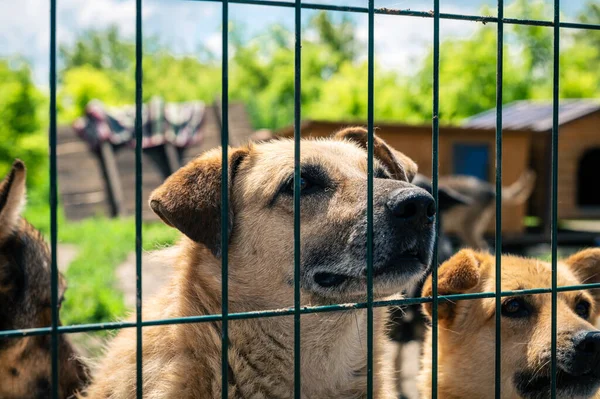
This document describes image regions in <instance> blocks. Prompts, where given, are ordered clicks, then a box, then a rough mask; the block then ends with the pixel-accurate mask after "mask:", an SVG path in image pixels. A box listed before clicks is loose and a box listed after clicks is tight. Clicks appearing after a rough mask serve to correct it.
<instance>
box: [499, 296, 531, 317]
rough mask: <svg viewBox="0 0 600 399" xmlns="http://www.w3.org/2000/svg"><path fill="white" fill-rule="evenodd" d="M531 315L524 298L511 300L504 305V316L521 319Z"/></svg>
mask: <svg viewBox="0 0 600 399" xmlns="http://www.w3.org/2000/svg"><path fill="white" fill-rule="evenodd" d="M530 314H531V312H530V311H529V306H527V304H526V303H525V300H524V299H523V298H510V299H507V300H506V301H504V303H503V304H502V316H505V317H512V318H521V317H528V316H529V315H530Z"/></svg>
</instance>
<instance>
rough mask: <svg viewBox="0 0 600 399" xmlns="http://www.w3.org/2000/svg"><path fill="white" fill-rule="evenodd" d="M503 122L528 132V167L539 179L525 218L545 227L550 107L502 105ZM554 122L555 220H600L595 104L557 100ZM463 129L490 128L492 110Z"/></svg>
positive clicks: (599, 104) (598, 106)
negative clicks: (533, 218)
mask: <svg viewBox="0 0 600 399" xmlns="http://www.w3.org/2000/svg"><path fill="white" fill-rule="evenodd" d="M502 120H503V126H504V127H505V128H507V129H523V130H526V131H528V132H530V135H531V140H530V143H531V149H530V153H531V167H532V169H534V170H535V171H536V173H537V176H538V178H537V182H536V187H535V190H534V192H533V195H532V197H531V199H530V214H531V215H535V216H539V217H540V218H542V220H544V221H546V222H548V223H549V220H550V217H549V215H550V199H551V198H552V195H551V189H552V188H551V172H552V122H553V119H552V102H549V101H516V102H514V103H510V104H507V105H505V106H504V107H502ZM558 122H559V140H558V217H559V218H560V219H600V185H598V184H597V183H596V179H597V173H598V171H600V101H598V100H590V99H579V100H561V101H560V105H559V113H558ZM464 126H465V127H467V128H478V129H493V128H494V127H495V126H496V110H495V109H492V110H489V111H487V112H484V113H482V114H479V115H475V116H473V117H471V118H469V119H468V120H467V121H466V123H465V124H464ZM505 154H507V153H506V150H505ZM507 155H508V154H507ZM509 156H510V155H509Z"/></svg>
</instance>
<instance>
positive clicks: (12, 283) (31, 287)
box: [0, 160, 87, 399]
mask: <svg viewBox="0 0 600 399" xmlns="http://www.w3.org/2000/svg"><path fill="white" fill-rule="evenodd" d="M25 175H26V172H25V165H24V164H23V163H22V162H21V161H18V160H17V161H15V163H14V164H13V167H12V170H11V171H10V173H9V175H8V176H7V177H6V178H5V179H4V181H2V182H1V183H0V330H15V329H26V328H35V327H47V326H49V325H50V324H51V315H52V311H51V307H50V252H49V250H48V246H47V245H46V243H45V242H44V239H43V237H42V235H41V234H40V233H39V232H38V231H37V230H36V229H35V228H33V227H32V226H31V225H30V224H29V223H27V222H26V221H25V220H24V219H23V218H22V217H21V210H22V208H23V206H24V204H25ZM59 290H60V291H59V294H60V295H61V298H62V295H63V294H64V291H65V283H64V280H63V279H62V278H61V279H60V286H59ZM59 355H60V358H59V370H60V371H59V373H60V375H59V379H60V386H59V394H60V395H59V397H60V398H69V397H72V396H73V395H74V394H75V392H76V391H77V390H78V389H81V388H82V387H83V386H84V385H85V384H86V382H87V369H86V367H85V366H84V364H83V363H82V362H81V361H80V360H79V359H78V358H77V354H76V353H75V351H74V349H73V347H72V346H71V344H70V343H69V341H68V340H67V338H66V337H65V336H62V335H61V336H60V338H59ZM50 356H51V348H50V336H48V335H41V336H31V337H25V338H0V398H2V399H38V398H39V399H42V398H49V397H50V392H51V382H50V375H51V359H50Z"/></svg>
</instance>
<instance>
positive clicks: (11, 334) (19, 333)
mask: <svg viewBox="0 0 600 399" xmlns="http://www.w3.org/2000/svg"><path fill="white" fill-rule="evenodd" d="M592 289H600V283H593V284H581V285H571V286H563V287H556V292H572V291H581V290H592ZM551 292H552V288H550V287H546V288H533V289H526V290H512V291H502V294H501V296H502V297H503V298H504V297H507V296H522V295H537V294H549V293H551ZM495 297H496V293H495V292H477V293H473V294H452V295H439V296H438V297H437V298H438V302H439V301H448V302H456V301H468V300H474V299H485V298H495ZM423 303H433V297H422V298H405V299H393V300H382V301H373V307H374V308H379V307H389V306H409V305H419V304H423ZM366 308H367V303H366V302H352V303H341V304H335V305H322V306H303V307H301V308H300V313H301V314H309V313H326V312H339V311H346V310H352V309H366ZM293 314H294V308H293V307H291V308H285V309H272V310H256V311H251V312H242V313H229V314H228V315H227V318H228V319H230V320H244V319H258V318H265V317H278V316H290V315H293ZM221 320H222V316H221V315H220V314H208V315H199V316H187V317H174V318H171V319H156V320H145V321H142V327H154V326H167V325H173V324H190V323H208V322H214V321H221ZM136 326H137V323H135V322H126V321H124V322H111V323H90V324H75V325H70V326H59V327H58V332H59V334H74V333H81V332H92V331H105V330H121V329H124V328H134V327H136ZM51 333H52V328H51V327H39V328H28V329H20V330H4V331H0V337H1V338H22V337H30V336H35V335H49V334H51Z"/></svg>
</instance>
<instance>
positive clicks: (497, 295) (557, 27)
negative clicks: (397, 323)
mask: <svg viewBox="0 0 600 399" xmlns="http://www.w3.org/2000/svg"><path fill="white" fill-rule="evenodd" d="M57 1H58V0H50V109H49V112H50V127H49V143H50V209H51V213H50V214H51V251H52V268H51V271H52V274H51V283H52V287H51V289H52V291H51V294H52V325H51V326H50V327H43V328H32V329H26V330H10V331H0V338H10V337H13V338H17V337H25V336H33V335H51V338H52V339H51V345H52V397H53V398H58V380H59V363H58V337H59V334H69V333H76V332H91V331H100V330H114V329H124V328H135V329H136V332H137V334H136V336H137V347H136V348H137V355H136V364H137V380H136V381H137V397H138V398H142V397H143V390H142V385H143V384H142V381H143V379H142V375H143V374H142V373H143V368H142V365H143V359H142V348H143V342H142V337H143V335H142V331H143V328H144V327H150V326H161V325H172V324H187V323H206V322H217V321H218V322H220V323H221V325H222V329H221V332H222V359H221V362H222V376H221V378H222V397H223V398H227V397H228V395H229V393H228V386H229V383H228V372H227V371H228V357H227V354H228V333H229V330H228V323H229V321H231V320H240V319H251V318H262V317H279V316H293V318H294V348H293V349H294V358H295V361H294V396H295V397H296V398H300V397H301V396H302V385H301V377H302V376H301V372H300V371H301V353H300V352H301V351H300V348H301V346H300V331H301V330H300V326H301V315H303V314H309V313H322V312H335V311H340V310H349V309H366V310H367V337H368V340H367V355H368V356H367V359H368V360H367V389H368V395H367V397H368V398H371V397H373V347H374V342H373V309H374V308H378V307H385V306H398V305H415V304H422V303H427V302H431V303H432V326H431V328H432V337H433V338H432V392H431V397H432V398H437V396H438V392H437V385H438V339H437V338H438V317H437V314H438V303H439V302H440V301H458V300H475V299H483V298H494V299H495V300H496V305H495V320H496V327H495V329H496V341H495V345H496V349H495V362H494V365H495V396H496V398H499V397H501V396H502V392H501V356H502V346H501V339H500V337H501V334H500V332H501V317H500V316H501V298H502V297H505V296H514V295H525V294H527V295H532V294H548V293H550V294H551V296H552V324H551V326H552V328H551V334H552V340H551V359H552V361H551V378H552V387H551V393H552V397H553V398H555V397H556V371H557V364H556V334H557V293H559V292H566V291H576V290H580V289H592V288H600V284H585V285H574V286H561V287H557V234H558V230H557V225H558V214H557V213H558V212H557V209H558V208H557V196H558V177H557V176H558V166H559V165H558V138H559V121H558V105H559V90H558V89H559V44H560V32H561V29H579V30H600V25H591V24H583V23H574V22H561V21H560V2H559V0H554V18H553V20H552V21H544V20H529V19H516V18H504V2H503V0H498V2H497V17H491V16H480V15H462V14H450V13H441V12H440V4H439V3H440V1H439V0H434V2H433V10H431V11H413V10H400V9H390V8H375V5H374V0H367V1H368V4H367V6H366V7H347V6H340V5H331V4H321V3H318V4H317V3H308V2H301V1H300V0H295V1H294V2H284V1H268V0H195V1H201V2H202V1H204V2H217V3H221V4H222V15H221V16H222V27H223V28H222V54H223V56H222V107H221V109H222V118H221V120H222V132H221V145H222V159H223V162H222V172H221V173H222V174H221V179H222V183H223V184H222V185H221V190H222V191H221V198H222V206H221V210H222V214H221V220H223V221H226V220H228V218H229V214H228V208H229V206H228V203H229V200H230V198H229V190H228V186H227V184H228V178H227V176H228V162H227V159H228V144H229V140H228V139H229V124H228V110H229V107H228V103H229V96H228V72H229V65H228V47H229V36H228V25H229V4H248V5H260V6H268V7H286V8H293V10H294V15H295V19H294V25H295V28H294V33H295V45H294V50H295V66H294V70H295V73H294V81H295V84H294V91H295V97H294V132H295V133H294V143H295V152H294V188H295V190H294V306H293V307H292V308H288V309H273V310H268V311H255V312H244V313H230V312H229V309H228V294H229V293H228V251H227V245H226V243H227V241H228V231H227V226H228V223H226V222H223V223H222V224H221V226H222V230H221V242H222V243H223V244H224V245H223V248H222V310H221V314H209V315H198V316H191V317H179V318H171V319H160V320H142V266H143V265H142V256H141V255H142V205H143V204H142V202H143V201H142V185H141V181H142V146H141V138H142V125H141V120H142V90H143V87H142V73H143V71H142V6H143V5H142V0H136V53H135V55H136V68H135V82H136V95H135V98H136V125H135V131H136V143H137V145H136V152H135V156H136V162H135V170H136V214H135V216H136V222H135V231H136V243H135V248H136V281H137V282H136V284H137V285H136V287H137V289H136V298H137V301H136V317H135V321H131V322H112V323H101V324H82V325H67V326H62V325H59V307H58V269H57V232H58V219H57V207H58V197H57V195H58V194H57V153H56V146H57V139H56V135H57V119H56V114H57V104H56V93H57V86H56V63H57V59H56V58H57V53H56V48H57V46H56V31H57V20H56V8H57ZM306 9H308V10H325V11H342V12H350V13H362V14H368V81H367V83H368V92H367V93H366V94H365V95H366V96H367V98H368V110H367V115H368V116H367V125H368V185H367V187H368V189H367V196H366V201H367V214H366V218H367V248H366V254H367V285H368V289H367V296H366V298H367V300H366V302H359V303H351V304H335V305H326V306H302V305H301V301H300V293H301V288H300V279H299V275H300V260H301V258H300V251H301V242H300V238H301V237H300V225H301V220H300V180H301V179H300V178H301V174H300V173H301V169H300V168H301V165H300V155H301V141H300V139H301V137H300V131H301V129H300V128H301V97H300V94H301V84H302V82H301V58H302V37H301V15H302V11H303V10H306ZM376 15H395V16H399V17H412V18H426V19H432V20H433V76H432V81H433V94H432V111H433V119H432V148H433V152H432V174H433V177H432V187H433V197H434V198H435V200H436V202H437V199H438V174H439V168H438V164H439V154H438V150H439V104H440V90H439V86H440V79H439V63H440V20H462V21H471V22H473V23H492V24H496V25H497V66H496V69H497V81H496V84H497V85H496V104H497V107H496V112H497V113H496V142H495V148H496V158H495V167H496V180H495V183H496V195H497V198H496V199H497V201H496V238H495V251H496V286H495V292H484V293H472V294H456V295H445V296H439V295H438V291H437V279H438V275H437V268H436V267H433V269H432V282H433V285H432V288H433V294H432V296H431V297H424V298H406V299H398V300H389V301H376V300H374V296H373V179H374V176H373V162H374V154H373V143H374V135H373V131H374V103H375V101H376V100H377V99H376V95H375V93H374V89H373V87H374V73H375V72H374V70H375V68H374V45H375V42H374V40H375V39H374V27H375V16H376ZM505 24H517V25H535V26H546V27H551V28H552V29H553V54H554V55H553V128H552V168H551V176H552V178H551V182H552V191H551V196H552V198H551V252H552V261H551V265H552V285H551V287H548V288H538V289H529V290H518V291H502V289H501V271H502V265H501V257H500V254H501V249H502V234H501V233H502V206H501V201H500V200H498V199H500V198H501V196H502V100H503V96H502V93H503V87H502V82H503V68H502V65H503V59H504V52H503V48H504V26H505ZM438 230H439V223H436V232H437V231H438ZM436 235H437V234H436ZM433 259H434V262H435V259H437V245H434V255H433Z"/></svg>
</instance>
